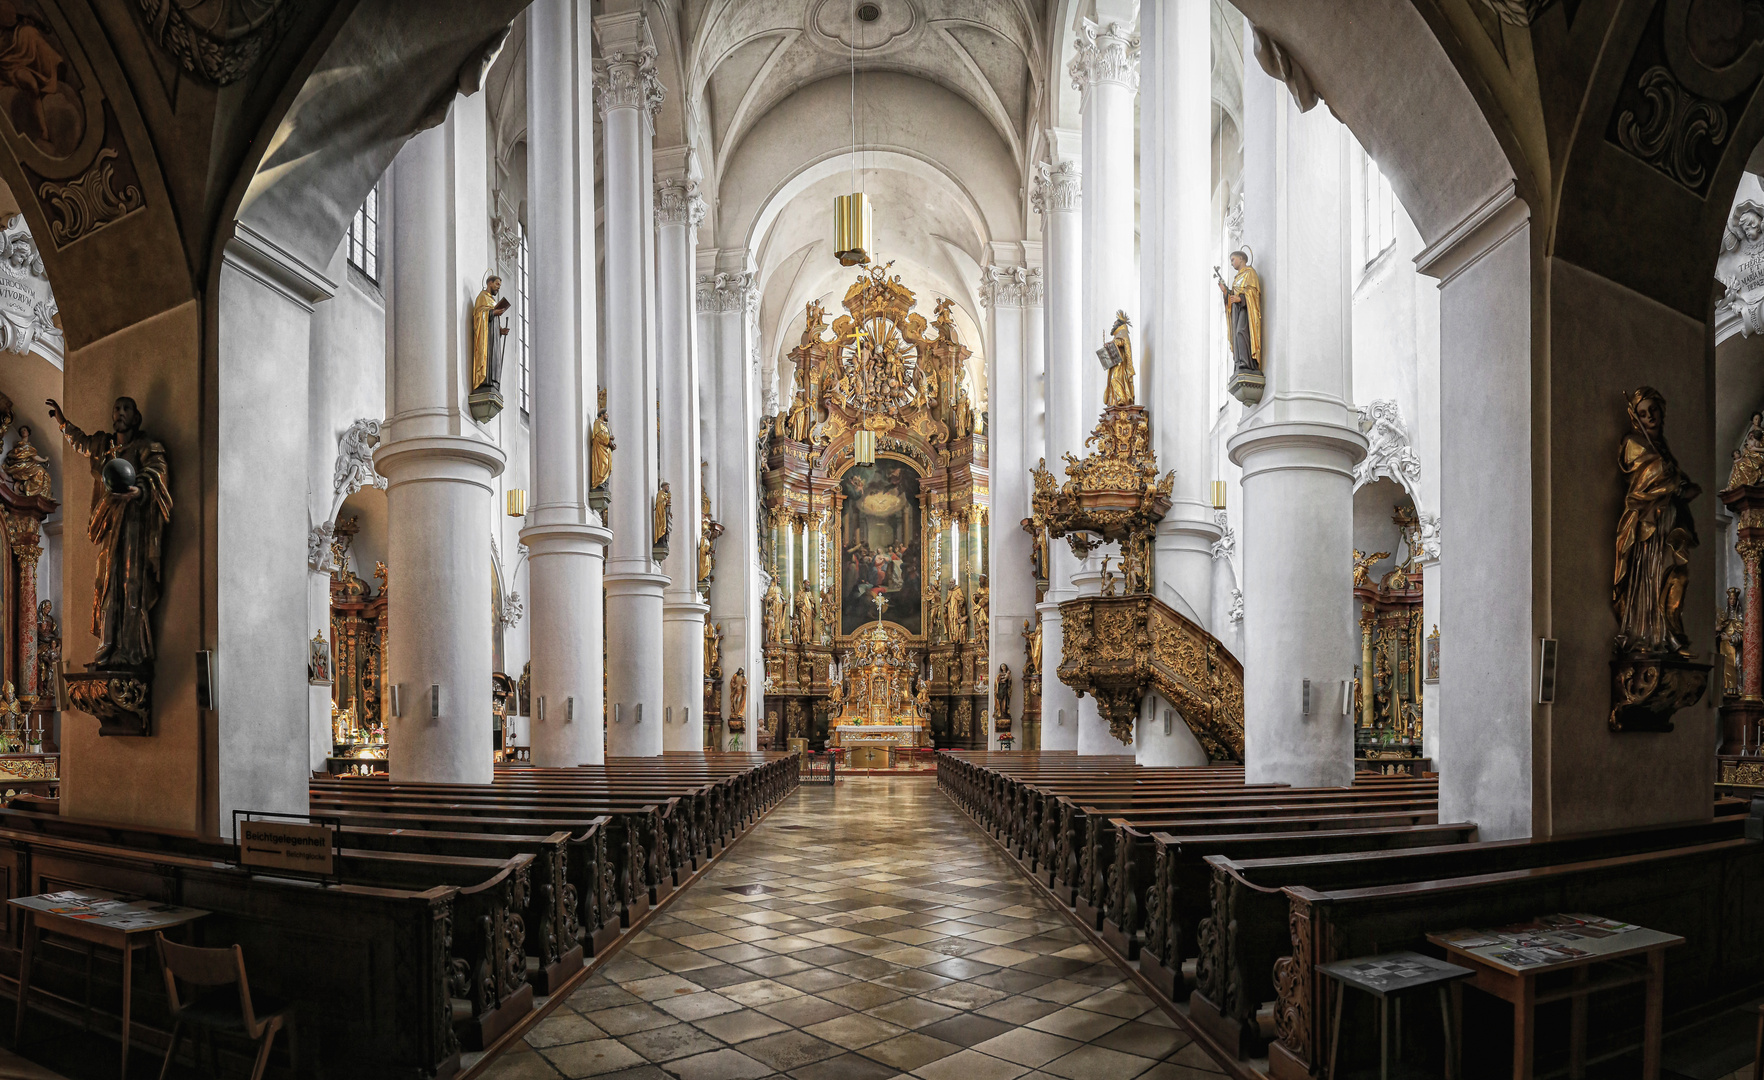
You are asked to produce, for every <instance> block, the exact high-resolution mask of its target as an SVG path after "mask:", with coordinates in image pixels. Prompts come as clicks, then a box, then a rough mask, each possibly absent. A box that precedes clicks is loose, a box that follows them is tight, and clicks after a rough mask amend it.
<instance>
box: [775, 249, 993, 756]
mask: <svg viewBox="0 0 1764 1080" xmlns="http://www.w3.org/2000/svg"><path fill="white" fill-rule="evenodd" d="M888 271H889V267H888V266H876V267H870V268H868V269H866V270H864V271H863V272H861V273H860V274H859V275H858V277H857V280H856V281H855V282H854V283H853V284H852V286H851V288H850V289H849V290H848V291H847V292H846V294H845V297H844V299H843V301H842V306H843V307H844V309H845V313H844V314H841V315H839V316H838V317H837V318H835V319H833V320H832V322H831V324H830V325H829V322H828V313H827V312H826V310H825V309H823V308H822V307H821V305H820V304H819V303H814V302H811V303H810V304H809V305H808V308H807V311H806V313H805V319H804V329H803V333H802V338H801V341H800V342H799V343H798V345H797V346H796V347H795V348H794V349H792V350H791V353H790V358H791V360H792V361H793V363H794V365H795V376H796V377H795V385H796V387H797V390H796V392H795V394H794V395H793V396H792V398H791V400H790V402H789V404H788V405H787V406H786V407H785V408H784V409H782V410H781V411H779V412H778V413H777V415H775V416H773V417H771V418H769V419H768V420H767V422H766V426H765V429H764V432H763V436H762V439H763V445H762V454H761V460H762V462H763V474H762V492H761V501H762V510H763V512H764V524H763V525H762V536H763V538H764V539H765V549H764V551H763V552H762V559H763V561H764V565H765V566H766V569H767V570H768V572H769V574H770V576H771V585H772V586H775V588H776V594H775V595H774V594H773V591H772V587H768V589H767V590H766V592H767V601H766V603H765V604H764V605H763V607H764V614H765V623H766V627H765V631H766V632H765V636H764V640H765V642H766V644H765V661H766V671H765V679H766V696H765V701H766V715H765V719H764V723H765V727H764V730H763V731H761V730H756V731H755V732H754V738H755V745H756V746H758V745H762V744H764V743H766V742H769V743H771V744H774V745H777V746H780V747H782V746H784V745H785V740H786V739H789V738H793V737H797V738H808V739H810V741H811V743H812V744H813V745H816V746H819V745H822V743H823V740H825V739H827V738H828V737H829V735H830V734H831V733H830V732H829V729H828V724H829V719H830V717H831V715H832V714H833V713H835V712H837V711H838V709H837V708H834V707H831V699H832V697H833V696H834V688H833V685H832V683H831V682H830V679H829V675H830V670H831V667H832V663H833V659H834V657H835V656H837V655H840V654H842V653H846V652H851V653H853V654H854V655H855V654H856V651H857V649H858V647H859V646H860V645H861V644H862V640H863V639H862V637H861V635H863V634H864V633H867V632H869V631H870V630H871V629H872V628H873V626H874V625H875V624H876V622H877V618H878V616H877V611H876V606H875V600H876V598H877V597H881V599H882V600H883V605H884V606H883V611H882V613H881V616H880V623H881V625H882V626H883V627H884V628H886V630H887V632H888V634H889V635H890V636H891V640H894V641H896V642H898V643H899V645H900V647H901V648H902V649H903V650H905V653H906V655H907V656H908V658H909V659H910V660H911V661H912V662H913V663H914V664H915V665H917V664H921V663H923V664H925V665H927V666H928V669H929V674H928V676H927V678H926V680H925V683H926V686H925V689H926V695H927V701H926V702H925V703H924V704H923V706H922V707H921V708H922V710H923V712H922V715H923V717H924V718H925V719H926V720H927V721H928V723H929V728H930V731H931V732H932V733H934V734H935V737H936V741H937V744H938V745H942V746H973V747H980V746H984V745H985V744H986V731H987V723H986V715H987V707H986V702H987V700H988V685H987V684H988V671H989V668H988V664H987V656H986V653H987V630H986V627H987V606H988V602H987V593H988V590H987V587H986V575H987V573H988V572H989V569H990V568H989V567H988V566H987V562H986V559H987V529H988V522H987V504H988V500H989V491H988V474H987V454H986V434H985V430H984V423H983V418H982V417H981V416H980V415H979V414H977V413H976V412H975V410H974V407H973V405H972V404H971V403H970V401H969V399H968V394H967V391H966V389H965V388H964V387H963V385H962V381H963V364H964V361H966V360H967V358H968V357H969V355H970V352H969V350H968V348H967V346H965V345H963V344H962V343H961V341H960V338H959V335H958V332H957V329H956V325H955V319H954V314H953V305H952V304H951V302H950V301H948V300H938V301H937V302H936V303H935V305H934V310H933V313H932V318H931V319H930V320H927V319H926V318H925V317H924V316H923V315H922V314H919V313H918V312H916V311H915V310H914V307H915V304H916V301H915V299H914V296H913V293H912V292H911V291H910V290H909V289H907V288H906V287H905V286H904V285H903V284H901V281H900V278H899V277H898V276H896V275H890V274H889V272H888Z"/></svg>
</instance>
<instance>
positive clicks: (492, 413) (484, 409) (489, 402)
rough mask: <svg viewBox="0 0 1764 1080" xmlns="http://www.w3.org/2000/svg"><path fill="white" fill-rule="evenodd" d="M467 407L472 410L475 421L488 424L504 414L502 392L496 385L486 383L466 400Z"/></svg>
mask: <svg viewBox="0 0 1764 1080" xmlns="http://www.w3.org/2000/svg"><path fill="white" fill-rule="evenodd" d="M466 405H467V406H468V407H469V408H470V409H471V410H472V419H473V420H476V421H477V422H478V423H480V424H488V423H489V422H490V421H492V420H494V419H496V416H497V414H498V413H500V412H502V391H501V390H500V389H498V387H497V386H496V384H495V383H485V384H484V385H483V386H480V387H478V388H477V389H476V390H473V391H472V393H471V396H469V397H467V398H466Z"/></svg>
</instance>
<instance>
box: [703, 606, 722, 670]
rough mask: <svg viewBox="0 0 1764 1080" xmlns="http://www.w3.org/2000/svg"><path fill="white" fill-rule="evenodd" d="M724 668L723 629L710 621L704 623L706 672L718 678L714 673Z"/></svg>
mask: <svg viewBox="0 0 1764 1080" xmlns="http://www.w3.org/2000/svg"><path fill="white" fill-rule="evenodd" d="M722 666H723V628H722V627H721V626H719V625H717V624H716V623H714V622H711V621H710V620H709V619H706V620H705V621H704V672H705V674H706V675H707V676H709V677H711V678H713V679H714V678H716V676H715V675H714V674H712V673H713V672H716V671H719V670H721V669H722Z"/></svg>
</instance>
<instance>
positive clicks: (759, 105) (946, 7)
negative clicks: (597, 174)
mask: <svg viewBox="0 0 1764 1080" xmlns="http://www.w3.org/2000/svg"><path fill="white" fill-rule="evenodd" d="M873 2H874V3H875V5H876V7H877V8H878V10H879V15H878V17H877V18H876V19H875V20H874V21H873V22H869V23H864V22H859V21H857V20H855V19H854V18H853V12H854V11H855V10H856V8H857V6H858V0H708V2H707V3H705V4H704V5H703V8H702V10H700V11H698V12H697V13H696V14H697V22H696V24H695V26H694V28H693V30H692V31H691V34H690V45H689V46H688V47H687V52H686V94H687V97H688V99H689V101H690V106H689V107H690V108H691V109H692V110H693V112H694V113H695V115H696V117H697V119H698V120H699V121H700V122H701V123H702V125H703V132H704V135H703V138H702V139H701V141H700V148H701V152H703V154H704V156H705V157H706V158H707V167H706V170H705V172H706V176H707V178H708V179H710V180H711V181H712V183H713V184H715V183H717V182H718V181H720V179H721V177H722V176H723V174H724V172H725V171H726V168H727V166H728V163H729V162H730V160H731V159H732V158H733V157H734V155H735V153H736V152H737V151H738V149H739V147H740V146H741V144H742V142H743V140H744V139H745V138H747V136H748V135H749V134H750V133H751V132H752V131H753V129H754V127H755V125H757V124H759V123H760V122H761V121H762V120H763V119H764V117H765V116H766V115H767V114H768V113H769V112H770V111H771V110H772V109H773V108H775V107H776V106H777V105H778V104H779V103H780V102H782V101H784V100H786V99H787V98H789V97H790V96H791V95H792V94H794V93H796V92H797V91H798V90H799V89H801V88H802V87H804V86H807V85H810V84H812V83H816V82H819V81H821V80H824V79H828V78H830V77H836V76H844V77H846V78H847V79H849V74H850V72H851V70H852V66H853V64H854V62H855V65H856V68H857V71H858V86H857V100H856V104H855V108H856V110H857V113H858V123H859V126H860V131H859V139H860V141H869V140H868V139H867V138H866V136H865V134H864V132H863V130H862V128H864V127H875V126H877V125H878V124H879V123H880V122H881V120H882V118H881V117H880V116H879V115H877V114H878V112H879V110H880V108H881V106H880V105H879V102H880V101H883V100H886V99H885V98H884V97H883V96H882V95H880V94H878V93H876V86H875V84H874V81H873V79H871V78H869V77H868V76H872V75H874V74H876V73H881V72H893V73H897V74H902V75H910V76H913V77H916V78H919V79H923V80H925V81H928V82H932V83H935V84H937V85H939V86H942V87H944V88H946V89H948V90H949V91H950V92H952V93H954V94H956V95H958V96H959V97H961V98H962V99H964V100H965V101H966V102H967V103H968V104H969V105H970V106H971V107H972V108H973V109H975V110H977V111H978V112H979V113H980V114H981V115H982V116H984V117H985V118H986V120H987V122H988V123H989V124H990V125H991V126H992V128H993V129H994V132H995V137H996V138H997V139H999V140H1001V141H1002V142H1003V143H1004V145H1005V146H1006V147H1007V148H1008V150H1009V153H1010V156H1011V157H1012V159H1013V160H1014V161H1015V162H1016V164H1017V168H1018V171H1019V172H1021V170H1022V169H1023V168H1024V167H1025V164H1026V162H1027V160H1028V158H1027V154H1028V150H1027V147H1028V144H1029V142H1030V133H1031V130H1032V126H1033V125H1032V118H1033V116H1034V114H1035V112H1036V110H1037V109H1038V108H1039V106H1040V100H1041V96H1042V93H1043V88H1042V78H1041V69H1042V60H1041V57H1042V56H1043V44H1042V39H1041V35H1042V13H1041V10H1040V8H1041V4H1040V2H1039V0H873ZM846 93H847V98H848V101H849V99H850V93H851V91H850V87H849V83H848V84H847V88H846ZM866 98H868V99H869V100H866ZM850 108H851V106H850V105H848V109H847V115H846V117H845V123H844V125H843V126H844V135H845V138H846V141H848V142H849V141H850Z"/></svg>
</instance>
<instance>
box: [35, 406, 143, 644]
mask: <svg viewBox="0 0 1764 1080" xmlns="http://www.w3.org/2000/svg"><path fill="white" fill-rule="evenodd" d="M47 404H48V406H49V416H50V418H51V419H53V420H54V421H55V422H56V424H57V425H58V426H60V428H61V432H62V434H63V435H64V436H66V438H67V442H68V445H69V446H71V447H73V448H74V449H75V450H77V451H78V452H80V453H81V454H84V455H85V456H86V457H88V458H90V459H91V461H92V510H91V520H90V522H89V523H88V524H87V526H86V535H87V537H88V538H89V539H90V540H91V542H92V546H93V547H95V548H96V549H97V556H98V559H97V562H98V568H97V580H96V583H95V587H94V589H93V596H92V636H93V637H95V638H97V639H98V642H99V644H98V651H97V653H96V655H95V657H94V666H95V667H98V668H106V667H115V666H136V665H140V664H145V663H148V662H149V661H151V660H152V659H153V656H154V650H153V628H152V616H153V608H154V606H155V605H156V604H158V603H159V577H160V570H161V566H162V556H163V552H164V542H165V531H166V526H167V525H168V524H170V522H171V512H172V497H171V479H170V473H169V467H168V465H167V463H166V453H165V446H164V444H163V443H161V442H159V441H158V440H157V439H154V438H153V437H151V436H149V435H148V434H146V433H145V432H143V431H142V430H141V411H140V410H139V409H138V408H136V407H135V399H134V398H129V397H119V398H117V399H116V403H115V404H114V405H113V406H112V407H111V411H110V426H111V430H110V432H102V431H95V432H93V433H91V434H89V435H88V434H87V433H86V432H84V431H81V430H80V429H79V428H78V427H75V426H74V425H73V424H71V423H69V422H68V420H67V417H66V416H65V415H64V414H63V413H62V411H61V406H60V405H58V404H56V403H55V401H54V400H53V399H50V400H49V402H48V403H47ZM118 463H120V464H118Z"/></svg>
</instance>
